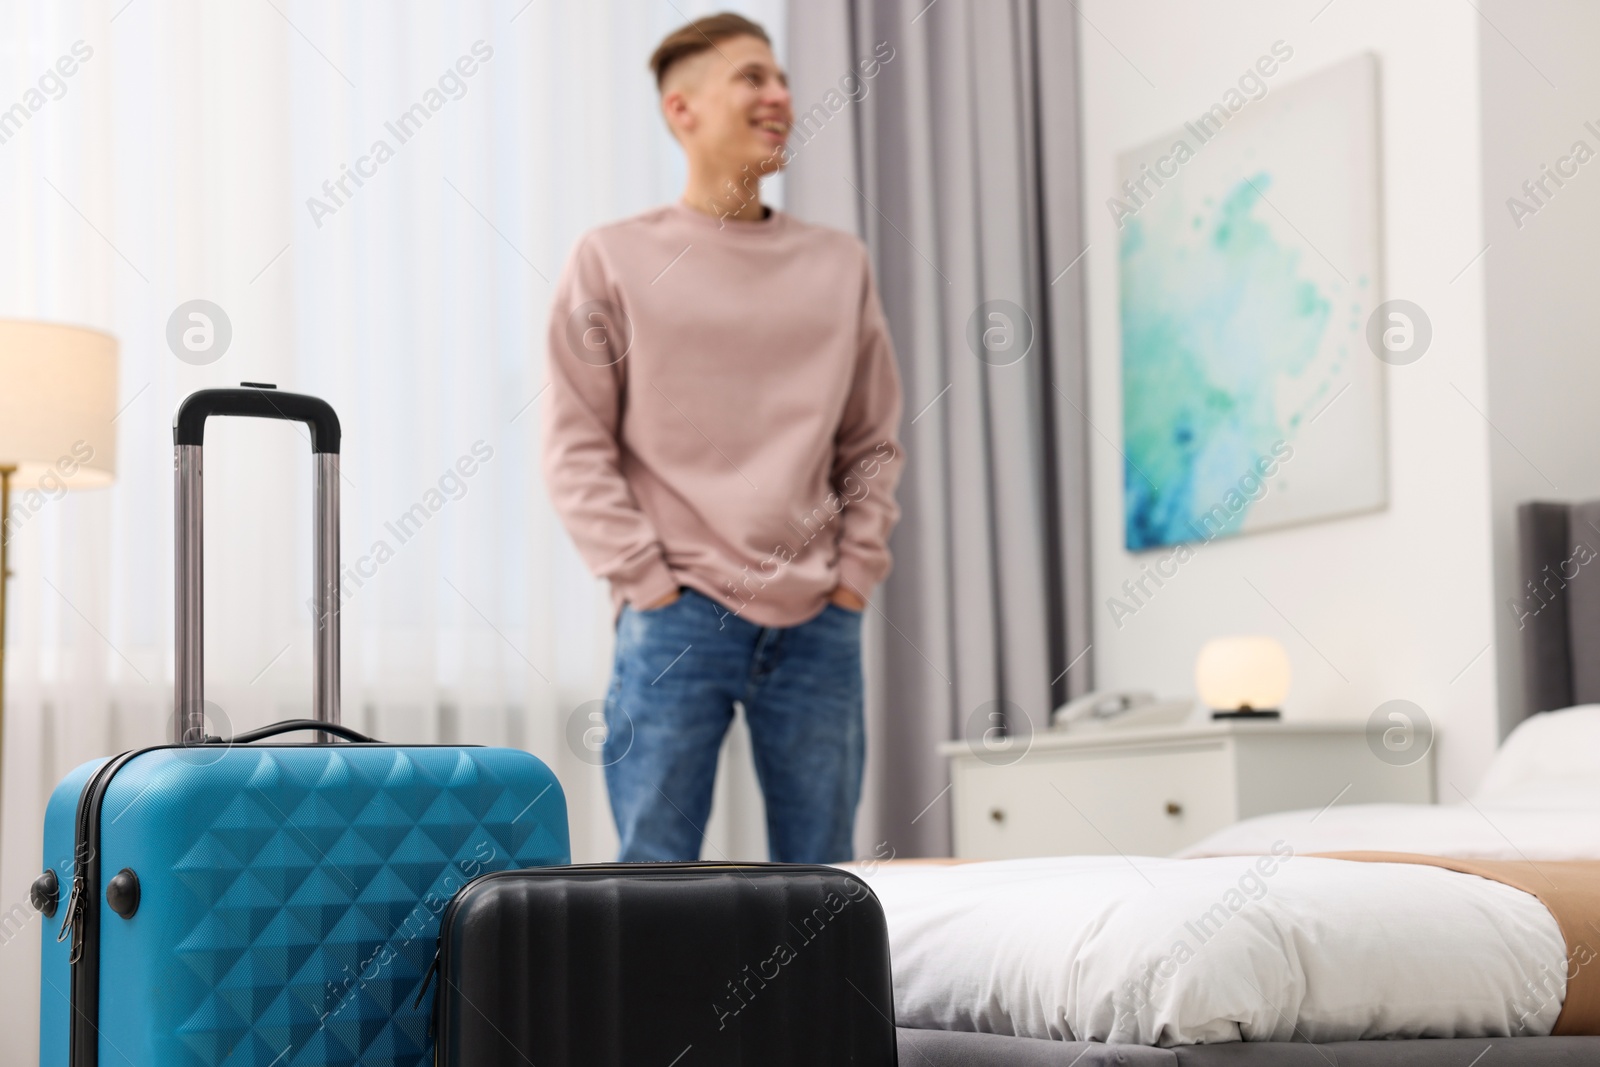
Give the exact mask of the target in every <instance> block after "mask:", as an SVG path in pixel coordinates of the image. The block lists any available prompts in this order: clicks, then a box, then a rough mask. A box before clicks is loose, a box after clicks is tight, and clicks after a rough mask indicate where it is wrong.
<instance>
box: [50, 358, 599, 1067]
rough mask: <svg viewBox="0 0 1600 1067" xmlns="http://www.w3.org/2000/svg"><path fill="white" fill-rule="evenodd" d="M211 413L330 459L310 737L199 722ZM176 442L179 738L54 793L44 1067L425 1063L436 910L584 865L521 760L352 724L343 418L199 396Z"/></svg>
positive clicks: (537, 765)
mask: <svg viewBox="0 0 1600 1067" xmlns="http://www.w3.org/2000/svg"><path fill="white" fill-rule="evenodd" d="M210 415H249V416H257V417H264V418H280V419H292V420H295V421H299V422H303V423H305V424H307V426H308V428H309V430H310V434H311V438H312V451H313V453H314V458H315V461H316V471H315V473H316V493H317V502H316V515H315V518H316V527H317V548H316V564H315V571H316V603H317V611H318V616H319V625H318V627H317V649H316V652H317V655H316V664H317V666H316V680H315V686H316V693H315V701H314V707H315V714H316V719H315V720H295V721H292V722H288V723H279V724H277V725H276V726H270V727H266V728H265V729H262V730H257V731H254V732H253V733H250V734H243V735H239V736H236V737H234V738H232V739H231V740H225V739H222V738H217V737H208V736H206V735H205V724H204V716H203V709H204V691H203V681H202V649H201V641H200V638H201V634H202V632H203V630H202V627H201V573H202V572H201V566H200V561H201V514H202V512H201V481H200V473H201V442H202V438H203V436H204V429H205V420H206V418H207V416H210ZM173 439H174V444H175V445H176V452H177V460H176V482H177V496H176V503H177V530H176V549H177V627H176V629H177V642H178V647H177V665H176V666H177V669H176V675H177V685H176V698H175V712H174V718H173V721H174V728H173V730H174V735H175V736H174V740H173V742H172V743H171V744H167V745H160V746H156V747H154V748H146V749H141V750H139V751H136V752H125V753H123V754H121V755H119V756H113V757H112V758H110V759H106V760H98V761H95V762H92V763H87V764H85V765H83V766H81V767H79V768H77V769H76V770H74V771H73V772H72V773H71V774H69V775H67V777H66V778H65V779H64V780H63V781H62V782H61V784H60V785H59V786H57V787H56V790H55V792H54V794H53V795H52V796H51V799H50V803H49V806H48V808H47V809H46V814H45V831H44V842H45V845H44V850H45V851H44V865H45V871H44V873H43V874H42V875H41V876H40V877H39V879H38V880H37V881H36V882H35V883H34V886H33V893H32V897H33V903H34V906H35V907H37V908H38V909H39V911H40V912H41V913H42V915H43V917H44V937H43V943H44V949H43V965H42V971H41V978H42V985H41V991H40V1003H41V1006H40V1013H39V1015H40V1027H41V1030H40V1064H41V1067H97V1065H98V1067H189V1065H195V1067H198V1065H201V1064H205V1065H220V1064H227V1065H230V1067H233V1065H236V1067H324V1065H334V1064H340V1065H344V1064H351V1065H354V1064H360V1065H362V1067H380V1065H382V1067H401V1065H404V1067H420V1065H422V1064H427V1063H431V1062H432V1058H433V1052H432V1045H433V1042H432V1035H431V1034H430V1032H429V1016H430V1012H431V1008H432V1005H431V1002H430V1001H429V999H428V998H427V996H425V995H424V994H425V993H426V991H427V990H426V985H425V981H424V978H425V975H426V974H427V973H428V972H429V969H430V967H431V964H432V962H433V958H434V948H435V940H436V937H437V934H438V930H439V916H440V914H441V913H442V912H443V910H444V908H445V905H446V904H447V903H448V902H449V900H450V898H451V896H452V895H453V894H454V893H455V891H456V890H457V889H459V888H460V887H461V886H462V885H464V884H465V883H466V882H468V881H470V880H471V879H472V878H473V877H475V876H477V875H479V874H482V873H484V872H485V871H494V870H504V869H510V868H522V867H532V866H544V865H550V864H562V863H567V862H569V860H570V856H569V846H568V839H567V816H566V801H565V798H564V797H563V796H562V793H561V788H560V786H559V785H558V784H557V783H556V780H555V778H554V776H553V775H552V774H551V773H550V771H549V769H548V768H546V767H545V765H544V764H543V763H541V762H540V761H539V760H538V759H536V758H535V757H533V756H532V755H530V754H528V753H526V752H521V751H515V750H511V749H500V748H475V747H462V746H444V745H434V746H429V745H386V744H380V743H378V742H375V741H372V740H371V739H370V738H366V737H363V736H362V735H361V734H359V733H356V732H355V731H353V730H350V729H349V728H347V727H344V726H341V725H339V722H338V719H339V703H338V697H339V671H338V663H339V661H338V655H339V629H338V622H339V616H338V603H339V601H338V597H339V590H338V574H339V557H338V545H339V535H338V532H339V522H338V504H339V497H338V490H339V423H338V419H337V417H336V416H335V415H334V413H333V410H332V408H331V407H329V406H328V405H327V404H326V403H325V402H323V401H321V400H319V399H316V398H315V397H309V396H301V395H297V394H293V393H280V392H276V391H275V390H272V389H271V387H256V388H248V389H209V390H202V391H200V392H197V393H195V394H193V395H191V396H190V397H188V398H187V399H186V400H185V401H184V402H183V404H182V405H181V406H180V407H179V408H178V412H177V415H176V417H175V420H174V423H173ZM297 731H298V732H300V736H299V739H298V740H297V739H296V738H295V737H294V734H295V733H296V732H297ZM304 731H317V733H316V734H315V735H314V736H313V737H312V738H311V739H307V738H306V735H305V733H304ZM335 738H338V740H335Z"/></svg>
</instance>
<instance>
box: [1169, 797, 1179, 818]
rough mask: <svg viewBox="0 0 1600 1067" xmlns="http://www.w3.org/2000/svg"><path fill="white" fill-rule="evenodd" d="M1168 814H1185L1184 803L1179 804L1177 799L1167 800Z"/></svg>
mask: <svg viewBox="0 0 1600 1067" xmlns="http://www.w3.org/2000/svg"><path fill="white" fill-rule="evenodd" d="M1167 814H1168V815H1182V814H1183V805H1182V804H1179V803H1178V802H1177V801H1176V800H1169V801H1167Z"/></svg>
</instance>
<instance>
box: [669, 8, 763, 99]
mask: <svg viewBox="0 0 1600 1067" xmlns="http://www.w3.org/2000/svg"><path fill="white" fill-rule="evenodd" d="M732 37H754V38H756V39H757V40H760V41H764V42H766V44H767V45H768V47H771V45H772V38H770V37H768V36H767V31H766V30H764V29H762V28H761V25H760V24H759V23H756V22H751V21H750V20H749V19H747V18H745V17H744V16H743V15H735V14H734V13H733V12H731V11H724V12H722V13H721V14H717V15H707V16H705V17H704V18H698V19H695V20H694V21H693V22H691V23H689V24H688V25H686V26H680V27H678V28H677V29H675V30H673V31H672V32H671V33H669V34H667V35H666V37H664V38H663V39H662V41H661V43H660V44H659V45H657V46H656V50H655V53H654V54H653V55H651V57H650V70H651V71H652V72H654V74H655V76H656V88H657V89H660V88H661V86H662V85H663V84H664V83H665V82H666V80H667V71H668V70H670V69H671V68H672V65H673V64H674V63H678V62H680V61H682V60H685V59H688V58H689V57H690V56H697V55H699V54H700V53H701V52H707V51H710V50H711V49H712V48H715V47H716V46H717V42H719V41H726V40H728V39H729V38H732Z"/></svg>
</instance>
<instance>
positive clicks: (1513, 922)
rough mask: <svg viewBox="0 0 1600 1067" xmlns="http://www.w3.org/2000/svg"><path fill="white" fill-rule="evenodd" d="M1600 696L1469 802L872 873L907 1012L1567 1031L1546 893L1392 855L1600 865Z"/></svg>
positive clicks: (1131, 1029)
mask: <svg viewBox="0 0 1600 1067" xmlns="http://www.w3.org/2000/svg"><path fill="white" fill-rule="evenodd" d="M1596 752H1600V706H1596V705H1589V706H1584V707H1579V708H1572V709H1568V710H1566V711H1560V712H1549V713H1545V714H1543V715H1537V716H1535V717H1533V718H1532V719H1529V720H1528V721H1526V722H1525V723H1523V724H1522V725H1521V726H1519V727H1518V728H1517V729H1516V730H1515V731H1514V732H1513V733H1512V734H1511V736H1510V737H1508V738H1507V739H1506V741H1505V743H1504V744H1503V745H1502V746H1501V749H1500V751H1499V752H1498V753H1497V754H1496V756H1495V760H1494V763H1493V765H1492V766H1491V767H1490V769H1489V772H1488V773H1487V774H1486V775H1485V777H1484V780H1483V782H1482V784H1481V785H1480V786H1479V788H1478V790H1477V791H1476V792H1475V793H1474V794H1473V795H1472V796H1471V797H1470V798H1468V797H1467V796H1466V795H1465V794H1464V793H1461V792H1460V791H1458V790H1456V789H1455V788H1454V786H1452V785H1450V784H1449V783H1441V791H1442V792H1443V793H1444V794H1445V798H1446V799H1450V798H1452V797H1453V798H1455V802H1454V803H1450V804H1442V805H1437V806H1434V805H1400V804H1369V805H1354V806H1350V807H1333V808H1330V809H1328V810H1326V811H1321V812H1316V811H1300V812H1287V813H1284V814H1280V815H1271V816H1266V817H1263V818H1258V819H1250V820H1246V821H1245V822H1242V823H1239V824H1238V825H1236V826H1233V827H1229V828H1228V829H1225V830H1223V831H1221V832H1219V833H1216V834H1213V835H1212V836H1211V837H1209V838H1207V839H1206V840H1204V841H1202V842H1200V843H1199V844H1197V845H1196V846H1194V847H1193V848H1191V849H1190V850H1188V852H1187V853H1186V854H1185V855H1187V856H1189V857H1207V858H1185V859H1150V858H1142V857H1128V858H1124V857H1121V856H1109V857H1106V856H1074V857H1063V858H1054V859H1033V860H1009V861H1004V862H997V863H974V864H965V865H960V866H948V867H942V866H909V865H906V866H901V865H892V864H891V865H886V866H883V867H879V868H876V869H874V868H873V867H872V866H871V865H866V866H865V867H863V868H857V873H860V874H862V875H863V876H864V877H866V878H867V880H868V882H870V884H871V885H872V887H873V889H874V890H875V891H876V892H877V894H878V898H879V899H880V900H881V901H882V902H883V906H884V912H885V914H886V916H887V918H888V924H889V941H890V949H891V953H892V958H893V965H894V992H895V1014H896V1017H897V1021H898V1022H899V1023H900V1024H901V1025H902V1026H912V1027H922V1028H927V1029H940V1030H977V1031H982V1032H988V1033H997V1034H1013V1035H1018V1036H1023V1037H1038V1038H1055V1039H1075V1040H1094V1041H1109V1042H1137V1043H1140V1044H1149V1045H1179V1044H1190V1043H1196V1042H1212V1041H1238V1040H1245V1041H1286V1040H1310V1041H1337V1040H1355V1039H1361V1038H1380V1037H1389V1038H1393V1037H1498V1036H1542V1035H1544V1034H1548V1033H1549V1032H1550V1030H1551V1027H1552V1026H1553V1025H1554V1023H1555V1019H1556V1016H1557V1015H1558V1014H1559V1013H1560V1009H1561V1003H1562V1000H1563V999H1564V997H1565V994H1566V975H1567V952H1566V945H1565V942H1564V941H1563V939H1562V936H1561V932H1560V929H1559V928H1558V927H1557V925H1556V922H1555V919H1554V918H1553V917H1552V916H1551V915H1550V913H1549V912H1548V911H1547V910H1546V909H1545V907H1544V906H1543V905H1542V904H1540V903H1539V901H1538V900H1537V899H1536V898H1534V897H1533V896H1530V895H1529V894H1526V893H1523V892H1521V891H1520V890H1516V889H1512V888H1510V887H1509V886H1506V885H1502V884H1501V883H1499V882H1493V881H1489V880H1487V879H1483V878H1478V877H1475V876H1473V875H1466V874H1459V873H1457V872H1454V871H1447V870H1444V869H1442V868H1436V867H1424V866H1415V865H1409V864H1387V863H1385V864H1374V863H1357V862H1352V861H1345V860H1330V859H1319V858H1315V857H1312V856H1308V855H1306V853H1309V852H1325V851H1341V850H1353V849H1372V850H1382V851H1400V852H1421V853H1428V854H1433V855H1440V856H1457V857H1468V858H1483V859H1512V860H1517V859H1525V860H1533V861H1534V862H1537V861H1538V860H1540V859H1600V771H1597V770H1596V767H1595V765H1594V754H1595V753H1596Z"/></svg>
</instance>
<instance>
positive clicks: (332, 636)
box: [172, 382, 339, 744]
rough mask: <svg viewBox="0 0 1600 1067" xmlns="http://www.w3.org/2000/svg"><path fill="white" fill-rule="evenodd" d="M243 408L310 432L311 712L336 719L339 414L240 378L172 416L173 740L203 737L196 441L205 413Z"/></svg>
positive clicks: (322, 403)
mask: <svg viewBox="0 0 1600 1067" xmlns="http://www.w3.org/2000/svg"><path fill="white" fill-rule="evenodd" d="M213 415H234V416H237V415H245V416H250V417H253V418H259V419H288V420H290V421H292V422H302V423H305V425H306V427H307V428H308V429H309V430H310V431H311V452H312V455H313V458H314V459H315V461H316V470H315V480H316V508H315V512H314V515H313V520H314V523H315V526H316V556H315V562H314V564H313V567H312V581H313V584H314V585H315V587H316V588H315V590H314V592H313V594H312V603H313V604H314V605H315V606H316V612H317V633H316V653H315V658H314V675H313V687H314V691H313V699H312V707H313V712H312V713H313V715H314V716H315V718H316V720H317V721H319V722H328V723H337V722H338V721H339V417H338V416H337V415H335V414H334V412H333V408H332V406H331V405H329V404H328V402H327V401H326V400H322V399H320V398H318V397H314V396H306V395H304V394H302V393H280V392H278V390H277V387H276V386H271V385H257V384H254V383H251V382H246V383H243V387H242V388H239V389H201V390H199V391H198V392H194V393H190V394H189V395H188V396H187V397H185V398H184V400H183V402H182V403H181V404H179V405H178V410H177V413H176V414H174V415H173V417H172V444H173V448H174V450H175V453H176V455H175V457H174V472H175V477H176V491H175V493H174V500H175V502H176V505H177V507H176V512H177V527H176V530H175V534H176V536H175V537H174V538H173V542H174V545H175V549H176V553H177V561H176V562H177V566H176V568H175V571H176V578H177V581H176V583H175V584H176V586H177V605H176V608H177V610H176V612H175V615H176V618H177V664H176V666H177V676H178V677H177V691H176V694H175V701H174V703H175V709H174V710H175V713H174V715H173V726H172V733H173V737H172V739H173V741H175V742H177V743H179V744H184V743H187V742H191V741H193V742H198V741H203V740H204V739H205V735H206V732H205V623H204V608H205V597H204V575H205V567H204V562H205V554H204V537H203V534H204V531H203V529H202V526H203V523H204V516H205V510H204V507H203V495H202V488H203V486H202V482H201V462H200V453H201V446H202V444H203V443H204V441H205V434H206V419H208V418H210V417H211V416H213Z"/></svg>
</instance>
